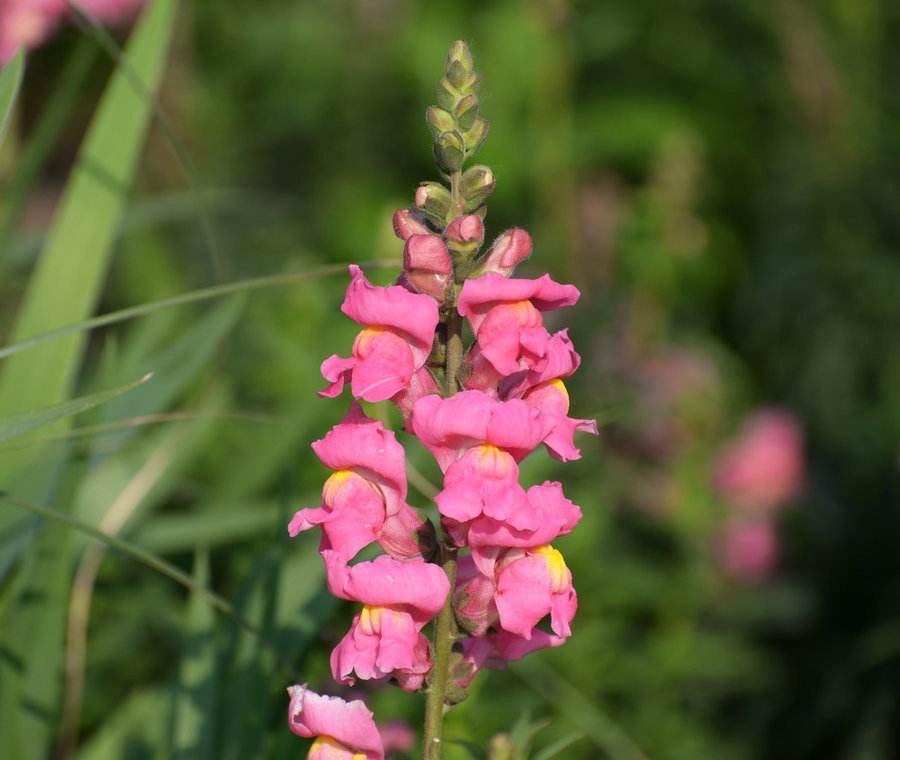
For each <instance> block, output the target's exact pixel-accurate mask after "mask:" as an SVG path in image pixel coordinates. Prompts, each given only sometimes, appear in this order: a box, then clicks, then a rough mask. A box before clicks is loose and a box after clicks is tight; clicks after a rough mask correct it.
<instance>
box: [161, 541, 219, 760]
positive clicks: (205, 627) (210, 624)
mask: <svg viewBox="0 0 900 760" xmlns="http://www.w3.org/2000/svg"><path fill="white" fill-rule="evenodd" d="M194 582H195V583H196V584H197V586H198V587H201V588H205V587H206V586H207V585H208V584H209V553H208V552H207V551H206V550H200V551H197V553H196V558H195V560H194ZM214 626H215V619H214V617H213V614H212V610H211V609H210V607H209V604H208V603H207V601H206V599H204V598H203V597H202V596H200V595H199V594H195V593H194V594H191V599H190V602H189V605H188V620H187V631H186V642H185V654H184V658H183V660H182V663H181V673H180V675H179V679H178V684H177V685H176V687H175V699H174V710H173V713H174V714H173V716H172V720H173V722H174V725H173V730H172V734H173V736H172V747H171V749H170V752H169V756H170V757H173V758H176V759H177V760H203V759H204V758H210V757H213V754H212V728H213V724H212V716H213V714H214V712H215V710H214V705H213V700H214V698H215V680H216V652H215V638H214V637H215V627H214Z"/></svg>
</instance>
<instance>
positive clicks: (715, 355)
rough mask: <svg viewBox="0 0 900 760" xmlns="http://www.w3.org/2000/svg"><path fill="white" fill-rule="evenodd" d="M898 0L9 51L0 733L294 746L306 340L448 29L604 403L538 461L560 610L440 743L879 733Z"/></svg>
mask: <svg viewBox="0 0 900 760" xmlns="http://www.w3.org/2000/svg"><path fill="white" fill-rule="evenodd" d="M898 33H900V7H898V6H897V4H895V3H889V2H884V1H883V0H853V1H852V2H849V1H847V0H823V1H822V2H811V1H807V0H786V1H785V2H773V3H745V2H737V0H680V1H679V2H658V1H657V0H635V1H634V2H630V3H618V2H611V1H610V2H607V1H606V0H599V1H598V2H578V1H576V0H572V1H571V2H568V1H567V0H534V1H533V2H513V1H512V0H498V1H497V2H491V3H476V2H472V1H468V2H417V1H416V0H339V1H338V2H305V3H283V2H274V0H261V1H260V2H254V3H246V2H238V0H222V1H221V2H217V3H188V2H182V3H180V4H178V6H177V7H176V4H175V3H174V2H173V1H172V0H155V1H154V2H152V3H151V4H150V5H149V6H148V10H147V12H146V13H145V14H144V18H143V19H142V20H141V22H140V23H139V25H138V26H137V27H136V28H135V29H134V30H133V31H132V32H131V33H130V35H129V33H128V31H121V32H117V33H115V39H112V38H110V37H109V36H108V35H106V34H105V33H103V32H102V31H98V30H91V29H90V27H89V26H88V27H85V25H84V24H82V25H81V28H78V27H73V28H69V29H68V30H67V31H65V32H64V33H63V34H62V35H61V36H60V37H58V38H57V39H56V40H54V41H53V42H52V43H51V44H50V45H48V46H46V47H44V48H42V49H40V50H37V51H34V52H33V53H31V54H29V56H28V60H27V68H26V72H25V76H24V80H23V83H22V87H21V91H20V93H19V98H18V100H17V102H16V104H15V107H14V110H13V111H12V119H11V121H10V128H9V129H8V130H7V132H6V136H5V140H4V143H3V145H2V146H0V188H2V190H0V192H2V195H0V269H2V278H0V292H2V301H0V319H2V322H3V325H4V330H5V335H6V336H7V341H6V342H7V345H8V347H9V348H7V349H4V350H3V351H2V352H0V356H2V359H0V417H2V421H0V487H2V488H3V489H4V492H5V493H4V497H3V501H2V503H0V746H2V747H4V750H5V751H6V752H9V753H11V754H10V755H8V756H10V757H15V758H22V759H23V760H26V759H27V760H30V758H44V757H49V756H55V757H67V756H77V757H79V758H85V759H86V760H100V759H101V758H151V757H180V758H204V757H210V758H212V757H215V758H232V757H233V758H247V757H287V756H302V754H303V752H304V745H303V742H301V741H300V740H299V739H297V738H296V737H294V736H292V735H291V734H290V733H289V732H288V731H287V729H286V725H285V722H284V711H285V708H286V704H287V700H286V697H285V694H284V687H285V686H286V685H288V684H290V683H294V682H298V681H308V682H309V683H310V684H311V685H312V686H314V687H322V688H326V689H329V690H330V691H331V692H332V693H336V692H337V689H336V687H334V686H333V685H332V684H330V683H329V679H328V668H327V656H328V652H329V651H330V648H331V646H332V645H333V644H334V642H335V641H336V640H337V639H338V638H339V637H340V635H342V631H343V629H344V627H345V625H346V623H347V622H348V620H349V616H350V610H349V609H347V608H345V607H344V605H343V604H339V603H337V602H336V601H334V600H332V599H330V598H329V597H328V596H327V595H325V594H324V593H323V590H322V584H321V569H320V563H319V561H318V557H317V556H316V554H315V539H314V538H313V537H311V536H304V537H301V538H299V539H297V540H296V541H289V540H287V537H286V531H285V527H284V526H285V525H286V523H287V520H288V518H289V516H290V514H292V512H293V510H295V509H296V508H297V507H299V506H301V505H311V504H316V503H318V502H317V499H318V490H319V488H320V486H321V482H322V479H323V470H322V468H321V467H320V466H319V465H318V463H317V462H316V460H315V458H314V457H313V455H312V453H311V451H310V449H309V446H308V444H309V442H310V441H311V440H313V439H314V438H317V437H320V436H321V435H322V434H323V433H324V432H325V430H326V429H327V428H328V427H329V426H330V425H331V424H334V423H335V422H336V421H337V420H338V419H339V418H340V416H341V415H342V408H343V407H342V405H341V404H334V403H330V404H329V403H326V402H324V401H322V400H319V399H317V398H316V396H315V390H316V389H317V388H319V387H320V385H321V378H320V376H319V374H318V365H319V363H320V361H321V360H322V358H323V357H325V356H326V355H328V354H330V353H332V352H334V351H341V350H345V349H346V348H347V347H348V346H349V343H350V341H351V339H352V335H353V334H354V327H353V325H352V324H351V323H350V322H349V320H345V319H342V318H340V317H339V316H338V315H339V312H338V310H337V308H338V304H339V303H340V298H341V294H342V291H343V288H344V287H345V282H346V277H345V276H344V275H343V274H342V273H343V271H344V270H343V266H342V265H343V264H344V263H346V262H350V261H372V260H384V259H394V260H395V259H397V257H398V256H399V253H400V244H399V243H398V242H397V241H396V240H395V239H394V237H393V235H392V233H391V229H390V214H391V212H392V211H393V210H394V209H395V208H398V207H401V206H404V205H408V204H409V203H410V202H411V196H412V190H413V188H414V187H415V185H416V183H417V182H418V181H420V180H424V179H433V178H435V176H434V175H435V170H434V169H433V168H432V165H431V161H430V156H429V155H428V145H429V136H428V132H427V130H426V128H425V125H424V120H423V118H422V116H423V112H424V108H425V106H426V105H427V104H429V103H430V102H432V88H433V85H434V83H435V82H436V81H437V78H438V77H439V75H440V72H441V67H442V64H443V57H444V55H445V51H446V49H447V47H448V45H449V43H450V42H451V41H452V40H453V39H456V38H458V37H463V38H465V39H467V40H469V41H470V43H471V45H472V48H473V50H474V52H475V56H476V61H477V63H478V65H479V68H480V69H481V71H482V74H483V78H484V87H483V95H484V97H483V108H482V110H483V112H484V114H485V115H486V116H487V118H489V119H490V121H491V122H492V134H491V136H490V137H489V139H488V141H487V143H486V145H485V147H484V149H483V154H482V156H481V160H482V161H483V162H484V163H487V164H489V165H490V166H491V167H492V168H493V169H494V171H495V174H496V175H497V177H498V187H497V191H496V192H495V194H494V196H493V197H492V200H491V203H490V212H489V216H488V231H489V234H490V233H493V234H496V233H498V232H499V231H501V230H503V229H505V228H506V227H508V226H511V225H513V224H516V225H521V226H525V227H527V228H528V229H529V230H530V231H531V232H532V234H533V235H534V238H535V242H536V253H535V256H534V257H533V259H532V260H531V261H530V262H529V263H528V265H527V267H526V269H527V270H528V272H529V273H531V274H536V273H539V272H541V271H543V270H549V271H550V272H551V274H552V275H554V276H555V277H556V278H557V279H563V280H568V281H573V282H575V283H577V284H578V286H579V287H580V288H581V289H582V291H583V292H584V298H583V300H582V302H581V303H580V304H579V306H578V307H577V308H576V309H574V310H570V311H569V313H566V314H564V315H561V316H560V322H559V324H558V325H557V326H559V327H561V326H563V324H564V323H565V324H571V325H572V334H573V338H574V339H575V342H576V345H578V346H579V348H580V350H581V352H582V355H583V357H584V365H583V367H582V370H581V372H580V374H579V375H578V376H576V378H575V379H574V381H573V384H572V388H571V392H572V397H573V399H574V412H575V413H576V414H577V416H583V417H586V416H591V415H596V416H598V418H599V419H600V421H601V425H602V434H601V436H600V438H599V440H598V441H593V440H583V441H582V444H583V451H584V458H583V459H582V460H581V461H580V462H579V463H577V464H575V465H570V466H568V467H567V468H566V472H565V476H564V477H565V479H566V483H567V486H566V487H567V492H568V493H569V494H570V496H571V497H572V498H573V499H574V500H575V501H577V502H578V503H580V504H581V505H582V506H583V508H584V511H585V520H584V523H583V525H582V527H581V529H580V530H579V531H578V532H576V533H575V534H573V535H572V536H571V537H569V538H567V539H565V540H564V541H563V542H562V544H561V548H562V549H563V550H564V551H565V552H566V556H567V558H568V560H569V564H570V566H571V567H572V569H573V572H574V574H575V578H576V583H577V587H578V590H579V597H580V601H581V606H580V610H579V616H578V618H577V620H576V623H577V626H576V629H575V635H574V637H573V639H572V640H571V641H570V642H569V643H568V644H567V646H565V647H563V648H562V649H559V650H554V651H552V652H545V653H541V654H539V655H534V656H533V657H532V658H531V659H529V660H526V661H524V662H522V663H518V664H516V665H515V666H514V667H512V668H511V669H510V670H509V671H507V672H503V673H492V674H491V675H490V676H487V677H483V678H481V679H479V681H478V682H477V685H476V686H475V687H474V690H473V694H472V696H471V698H470V699H469V700H468V701H467V702H465V703H464V704H463V705H462V706H460V707H459V708H458V709H456V710H455V711H454V712H453V713H452V714H451V716H450V718H449V722H448V727H447V731H446V733H447V735H448V736H449V737H452V738H454V739H456V740H458V741H459V743H458V744H456V745H454V747H453V749H452V750H451V752H450V753H449V754H450V755H451V756H452V757H459V758H463V757H468V756H469V752H470V750H469V749H467V747H474V748H476V750H475V751H476V756H478V755H477V751H478V749H477V748H483V747H485V746H486V745H487V742H488V740H489V738H490V737H491V736H493V735H495V734H497V733H498V732H504V731H513V732H514V737H515V738H516V739H517V740H518V741H520V742H521V741H524V737H526V736H529V735H530V734H531V732H532V729H534V728H536V727H537V726H538V725H539V724H542V723H543V722H544V721H546V722H547V725H546V726H544V727H543V728H542V729H541V730H540V731H539V732H538V733H537V734H536V736H535V738H534V739H533V741H531V743H530V746H531V754H530V755H529V757H532V758H549V757H567V758H598V757H609V758H615V759H617V760H618V759H620V758H621V759H623V760H633V759H636V758H651V759H652V760H681V759H684V760H696V758H726V759H727V758H735V759H738V758H763V757H764V758H775V759H777V758H798V759H804V758H817V760H821V759H822V758H848V759H849V758H854V759H855V758H860V759H861V760H868V759H869V758H891V757H896V756H897V755H898V753H900V731H898V726H900V552H897V550H896V542H897V539H898V536H900V499H898V491H900V489H898V450H900V390H898V389H900V296H898V294H900V260H898V257H897V250H896V246H897V243H898V240H900V223H898V220H900V193H898V192H897V178H898V176H900V171H898V170H900V137H898V136H900V97H898V88H897V84H898V82H897V80H896V75H895V72H896V71H898V70H900V52H898V48H897V46H896V45H895V44H892V41H893V40H895V39H896V36H897V34H898ZM129 36H130V40H129V42H128V48H127V53H126V58H124V59H123V58H121V57H120V56H119V55H118V53H117V52H116V50H117V46H118V45H119V44H123V43H124V42H125V41H126V39H128V38H129ZM14 65H15V64H12V65H11V67H10V68H9V69H8V70H7V72H6V75H5V78H4V80H3V81H2V83H0V109H4V110H5V101H6V100H8V99H10V97H11V93H12V90H13V89H14V88H13V87H12V74H11V73H10V72H12V71H13V66H14ZM145 134H146V139H145ZM63 188H65V189H64V190H63ZM331 264H337V266H334V267H332V268H328V265H331ZM323 267H325V268H324V269H323ZM374 276H375V278H376V279H377V280H378V281H380V282H383V283H384V282H388V281H389V280H390V279H391V278H392V277H393V276H394V273H393V271H392V270H391V269H389V268H383V269H382V270H380V271H375V273H374ZM260 277H265V278H268V279H265V280H262V281H258V280H252V281H251V280H250V279H249V278H260ZM236 281H240V282H242V283H243V284H241V285H240V286H238V287H236V288H233V289H227V288H226V289H225V290H227V291H228V294H227V295H226V294H223V293H221V292H219V291H212V292H210V293H206V292H205V291H203V289H204V288H211V287H215V286H218V285H221V284H223V283H231V282H236ZM182 293H194V294H195V295H197V299H196V300H195V302H192V303H185V304H182V305H177V306H175V305H163V306H160V305H159V304H157V305H152V304H153V303H154V302H156V301H158V300H159V299H165V298H169V297H172V296H175V295H178V294H182ZM205 296H209V297H208V298H206V299H205V300H202V301H201V300H200V297H205ZM145 304H151V305H148V306H143V305H145ZM132 307H140V308H136V309H135V310H134V312H133V313H132V314H130V315H127V314H126V315H125V316H128V317H129V318H128V319H125V318H123V319H116V318H113V319H110V320H101V321H103V322H106V324H101V325H94V324H93V323H84V321H83V320H85V319H87V318H88V317H90V316H92V315H95V314H107V313H111V312H116V311H118V310H122V309H130V308H132ZM73 324H74V325H77V326H78V327H77V329H74V330H70V331H68V332H66V334H65V335H64V336H61V337H60V336H57V337H53V338H52V339H50V340H46V341H44V342H41V343H40V344H37V345H27V346H25V345H20V344H22V343H23V341H27V340H28V339H30V338H33V337H34V336H35V335H37V334H41V333H45V332H47V331H49V330H52V329H55V328H59V327H63V326H66V325H73ZM19 347H21V348H23V349H25V350H21V351H19V350H18V348H19ZM13 351H15V353H13ZM660 367H662V368H664V369H663V371H660ZM685 367H686V368H687V369H683V368H685ZM665 368H669V369H670V370H671V371H668V370H665ZM672 368H674V369H672ZM678 368H682V369H681V370H679V369H678ZM150 372H152V373H153V376H152V377H151V378H150V379H148V380H146V381H145V382H143V383H141V384H138V385H130V384H133V383H134V382H135V381H138V380H140V379H141V378H143V377H144V376H145V375H146V374H147V373H150ZM116 389H119V390H116ZM98 393H100V394H101V395H100V396H96V395H93V394H98ZM80 397H85V398H84V400H83V401H79V402H77V403H75V404H71V403H68V404H67V403H66V402H68V401H69V400H71V399H73V398H80ZM101 402H103V403H101ZM60 404H65V405H63V406H54V405H60ZM764 404H779V405H783V406H786V407H788V408H790V409H791V410H793V412H794V413H795V414H796V415H798V416H799V418H800V420H801V421H802V423H803V426H804V429H805V432H806V440H807V453H808V457H809V461H808V482H807V487H806V489H805V491H804V493H803V496H802V498H800V499H798V501H797V503H796V504H795V505H793V507H794V508H792V509H790V510H787V511H786V512H785V513H784V514H783V517H782V520H781V526H780V527H781V537H782V546H781V554H782V559H781V563H780V568H779V570H778V572H777V573H776V574H775V576H774V577H772V578H771V579H769V580H768V581H767V582H765V583H756V584H742V583H739V582H737V581H735V580H734V579H729V578H728V577H725V576H724V575H723V573H722V572H721V570H720V568H719V562H718V553H717V549H716V536H717V534H718V530H719V528H720V526H721V523H722V520H723V519H724V515H725V512H726V507H725V506H724V505H723V504H722V503H720V502H719V501H718V497H717V496H716V495H715V493H714V492H713V491H712V490H711V488H710V472H711V467H712V463H713V462H714V459H715V456H716V453H717V452H718V451H719V450H720V448H721V446H722V444H723V442H724V441H725V440H727V439H728V437H729V436H731V435H732V434H733V432H734V430H735V429H736V428H737V426H738V424H739V422H740V420H741V419H742V417H743V415H744V414H745V413H746V412H748V411H749V410H751V409H753V408H754V407H756V406H759V405H764ZM38 410H42V411H40V412H38ZM75 411H79V413H78V414H77V416H75V417H74V418H73V417H72V416H71V415H72V414H73V412H75ZM13 436H15V438H14V437H13ZM411 456H412V458H413V461H414V462H415V464H416V466H417V467H418V469H419V470H421V472H422V473H423V476H422V477H423V478H424V479H426V480H427V479H432V480H433V479H435V477H436V470H435V469H434V467H433V465H431V464H429V462H428V461H427V457H426V456H425V455H424V454H423V452H421V451H415V452H413V453H412V454H411ZM524 473H525V478H526V479H527V480H528V482H534V481H535V480H537V479H543V478H545V477H555V476H556V465H555V463H554V462H553V461H552V460H550V459H549V458H547V457H546V456H545V455H543V454H542V455H540V456H536V457H534V458H533V459H532V460H529V462H528V463H527V466H526V467H525V468H524ZM420 485H421V484H420ZM421 487H422V490H423V491H425V492H427V490H428V489H427V485H422V486H421ZM414 498H416V499H418V501H417V502H416V503H417V504H419V505H425V504H427V501H428V500H427V498H426V496H425V495H422V494H416V495H414ZM41 508H50V509H52V510H54V516H52V517H47V515H46V513H44V514H43V515H39V514H37V512H36V510H40V509H41ZM63 518H64V519H65V520H67V521H68V522H63V521H62V519H63ZM73 522H74V524H75V527H73ZM89 528H95V529H98V530H100V531H102V532H103V533H104V534H107V535H112V536H115V537H117V538H118V539H120V540H121V541H124V542H125V544H124V545H120V546H118V550H115V551H110V550H108V543H104V542H97V541H96V540H94V539H95V538H96V537H92V536H91V534H90V533H89V531H88V529H89ZM161 563H162V564H161ZM179 583H180V585H179ZM204 589H210V590H212V592H214V594H215V595H216V596H215V598H211V597H210V595H209V594H208V593H205V592H204ZM223 608H224V610H225V611H224V612H223V611H222V609H223ZM371 700H372V701H371V704H372V705H373V706H374V709H375V711H376V715H377V716H378V717H379V718H389V717H390V718H392V717H405V718H407V719H408V720H410V721H411V722H412V723H413V725H416V724H418V723H419V722H420V718H421V716H420V712H421V707H422V705H421V700H420V699H419V698H418V697H415V696H409V695H405V694H403V693H401V692H399V691H386V692H379V693H375V694H372V696H371ZM514 727H515V728H514ZM569 742H571V743H569ZM554 745H555V747H554ZM563 747H564V748H563Z"/></svg>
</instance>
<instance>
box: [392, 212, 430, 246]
mask: <svg viewBox="0 0 900 760" xmlns="http://www.w3.org/2000/svg"><path fill="white" fill-rule="evenodd" d="M393 223H394V234H395V235H396V236H397V237H398V238H400V239H401V240H408V239H409V237H410V236H411V235H427V234H429V233H430V232H431V230H430V229H429V228H428V225H427V224H426V223H425V217H424V214H422V212H421V211H419V210H418V209H411V208H401V209H397V210H396V211H395V212H394V218H393Z"/></svg>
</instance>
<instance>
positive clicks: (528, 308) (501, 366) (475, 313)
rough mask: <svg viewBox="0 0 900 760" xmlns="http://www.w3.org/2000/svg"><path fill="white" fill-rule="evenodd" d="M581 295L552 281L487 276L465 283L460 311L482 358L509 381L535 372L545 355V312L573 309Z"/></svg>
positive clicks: (460, 300) (574, 289)
mask: <svg viewBox="0 0 900 760" xmlns="http://www.w3.org/2000/svg"><path fill="white" fill-rule="evenodd" d="M579 295H580V294H579V292H578V288H576V287H575V286H574V285H560V284H559V283H557V282H554V281H553V280H551V279H550V276H549V275H544V276H543V277H539V278H538V279H536V280H525V279H508V278H506V277H503V276H502V275H499V274H495V273H489V274H486V275H483V276H481V277H477V278H475V279H474V280H466V282H465V283H464V284H463V287H462V290H461V291H460V294H459V300H458V302H457V308H458V309H459V313H460V314H462V315H463V316H464V317H465V318H466V319H468V320H469V323H470V324H471V325H472V330H473V331H474V332H475V338H476V341H477V345H478V351H479V355H480V356H481V357H483V358H484V359H485V360H487V361H488V362H489V363H490V364H491V366H492V367H493V368H494V369H495V370H496V371H497V372H498V373H499V374H500V375H511V374H513V373H514V372H518V371H519V370H523V369H525V370H527V369H532V368H533V367H535V366H537V365H538V364H539V362H540V360H541V359H542V358H543V357H544V354H545V353H546V351H547V343H548V341H549V340H550V335H549V333H548V332H547V330H546V328H545V327H544V320H543V318H542V317H541V312H543V311H552V310H555V309H559V308H561V307H563V306H572V305H573V304H575V303H576V302H577V301H578V297H579Z"/></svg>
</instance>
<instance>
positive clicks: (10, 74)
mask: <svg viewBox="0 0 900 760" xmlns="http://www.w3.org/2000/svg"><path fill="white" fill-rule="evenodd" d="M24 71H25V54H24V53H23V52H22V51H21V50H19V52H18V53H16V54H15V55H14V56H13V57H12V59H11V60H10V62H9V63H7V64H6V66H4V67H3V69H2V70H0V143H2V142H3V138H4V136H5V135H6V129H7V127H8V126H9V117H10V115H11V114H12V109H13V104H14V103H15V102H16V96H17V95H18V94H19V87H20V86H21V84H22V72H24Z"/></svg>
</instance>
